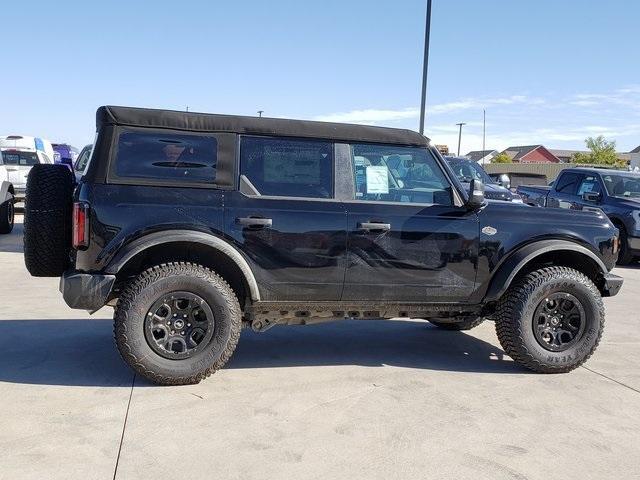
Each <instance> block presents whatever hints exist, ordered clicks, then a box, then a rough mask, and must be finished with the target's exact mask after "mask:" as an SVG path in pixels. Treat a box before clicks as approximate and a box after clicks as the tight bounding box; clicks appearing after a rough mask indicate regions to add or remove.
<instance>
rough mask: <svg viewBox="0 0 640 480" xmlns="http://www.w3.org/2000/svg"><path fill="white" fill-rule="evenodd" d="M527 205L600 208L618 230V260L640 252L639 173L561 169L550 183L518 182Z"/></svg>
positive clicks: (623, 262)
mask: <svg viewBox="0 0 640 480" xmlns="http://www.w3.org/2000/svg"><path fill="white" fill-rule="evenodd" d="M517 191H518V193H519V194H520V196H521V197H522V198H523V200H524V201H525V202H526V203H527V204H529V205H535V206H539V207H553V208H566V209H569V210H598V211H603V212H604V213H605V214H606V215H607V216H608V217H609V219H610V220H611V222H612V223H613V224H614V225H615V226H616V227H617V228H618V230H620V255H619V258H618V263H620V264H621V265H626V264H629V263H631V262H632V261H634V259H635V258H636V257H638V256H640V173H632V172H626V171H622V170H608V169H601V168H580V167H579V168H569V169H566V170H563V171H562V172H561V173H560V175H559V176H558V178H557V179H556V180H555V182H553V183H552V185H550V186H531V185H529V186H521V187H518V190H517Z"/></svg>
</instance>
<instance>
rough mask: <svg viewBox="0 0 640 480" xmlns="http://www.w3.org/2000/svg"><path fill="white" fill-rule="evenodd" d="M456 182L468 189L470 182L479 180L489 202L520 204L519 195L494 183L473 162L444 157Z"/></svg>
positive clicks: (466, 159) (460, 158) (459, 158)
mask: <svg viewBox="0 0 640 480" xmlns="http://www.w3.org/2000/svg"><path fill="white" fill-rule="evenodd" d="M444 158H445V160H446V161H447V163H448V164H449V167H451V170H453V173H455V175H456V177H458V180H460V181H461V182H462V185H463V186H464V187H465V188H469V184H470V183H471V181H472V180H480V181H481V182H482V183H483V184H484V197H485V198H487V199H489V200H503V201H507V202H513V203H522V199H521V198H520V196H519V195H516V194H515V193H513V192H511V191H510V190H509V189H508V188H507V187H503V186H501V185H499V184H498V183H497V182H495V181H494V180H493V179H492V178H491V177H490V176H489V175H488V174H487V172H485V171H484V169H483V168H482V167H481V166H480V164H478V162H474V161H473V160H469V159H468V158H463V157H444Z"/></svg>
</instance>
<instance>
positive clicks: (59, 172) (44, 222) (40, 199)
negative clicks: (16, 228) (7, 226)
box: [24, 164, 74, 277]
mask: <svg viewBox="0 0 640 480" xmlns="http://www.w3.org/2000/svg"><path fill="white" fill-rule="evenodd" d="M73 188H74V177H73V173H71V171H70V170H69V168H67V167H66V166H65V165H50V164H38V165H34V166H33V167H32V168H31V171H30V172H29V176H28V177H27V189H26V192H25V205H24V263H25V265H26V267H27V270H28V271H29V273H30V274H31V275H33V276H34V277H59V276H61V275H62V274H63V273H64V271H65V270H66V269H67V268H68V266H69V252H70V250H71V214H72V204H73V203H72V202H73Z"/></svg>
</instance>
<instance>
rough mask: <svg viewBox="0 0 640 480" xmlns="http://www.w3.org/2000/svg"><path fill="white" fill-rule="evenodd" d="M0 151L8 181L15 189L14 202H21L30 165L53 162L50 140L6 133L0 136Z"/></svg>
mask: <svg viewBox="0 0 640 480" xmlns="http://www.w3.org/2000/svg"><path fill="white" fill-rule="evenodd" d="M0 151H2V156H3V164H4V167H5V169H6V171H7V174H8V181H9V182H11V183H12V184H13V187H14V190H15V199H16V202H22V201H24V195H25V189H26V183H27V175H28V174H29V171H30V170H31V167H33V166H34V165H36V164H38V163H45V164H50V163H53V147H52V146H51V142H49V141H48V140H44V139H42V138H37V137H27V136H23V135H8V136H4V137H0Z"/></svg>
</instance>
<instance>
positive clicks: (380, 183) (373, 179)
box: [367, 165, 389, 193]
mask: <svg viewBox="0 0 640 480" xmlns="http://www.w3.org/2000/svg"><path fill="white" fill-rule="evenodd" d="M367 193H389V170H388V169H387V167H385V166H379V165H369V166H367Z"/></svg>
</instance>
